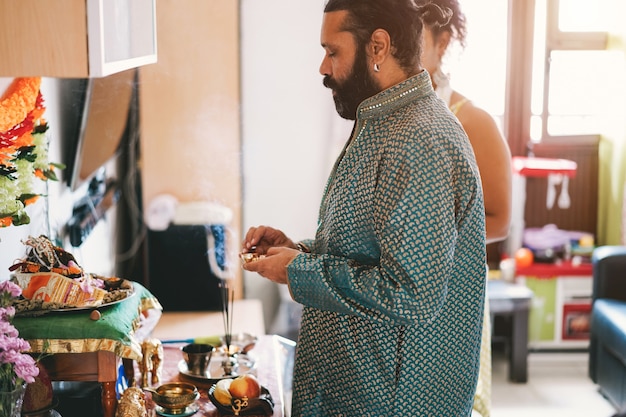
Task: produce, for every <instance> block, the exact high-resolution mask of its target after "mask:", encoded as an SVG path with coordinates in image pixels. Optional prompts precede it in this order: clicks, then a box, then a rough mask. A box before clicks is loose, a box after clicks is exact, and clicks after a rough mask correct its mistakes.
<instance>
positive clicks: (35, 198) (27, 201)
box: [24, 195, 39, 206]
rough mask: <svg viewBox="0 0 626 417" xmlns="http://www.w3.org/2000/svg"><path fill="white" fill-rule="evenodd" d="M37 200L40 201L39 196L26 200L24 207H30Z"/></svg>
mask: <svg viewBox="0 0 626 417" xmlns="http://www.w3.org/2000/svg"><path fill="white" fill-rule="evenodd" d="M37 200H39V196H38V195H35V196H32V197H31V198H27V199H26V200H24V205H25V206H28V205H30V204H33V203H34V202H36V201H37Z"/></svg>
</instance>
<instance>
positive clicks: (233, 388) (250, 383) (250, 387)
mask: <svg viewBox="0 0 626 417" xmlns="http://www.w3.org/2000/svg"><path fill="white" fill-rule="evenodd" d="M228 391H229V392H230V394H231V395H232V396H233V397H234V398H243V397H248V398H257V397H258V396H259V395H261V384H259V381H258V380H257V379H256V377H255V376H254V375H252V374H244V375H240V376H238V377H237V378H235V379H233V381H232V382H231V383H230V387H229V388H228Z"/></svg>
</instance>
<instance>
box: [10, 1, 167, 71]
mask: <svg viewBox="0 0 626 417" xmlns="http://www.w3.org/2000/svg"><path fill="white" fill-rule="evenodd" d="M155 8H156V5H155V0H46V1H41V0H19V1H15V0H0V77H22V76H43V77H58V78H87V77H102V76H106V75H109V74H113V73H116V72H120V71H124V70H127V69H129V68H135V67H139V66H142V65H146V64H151V63H155V62H156V60H157V45H156V10H155Z"/></svg>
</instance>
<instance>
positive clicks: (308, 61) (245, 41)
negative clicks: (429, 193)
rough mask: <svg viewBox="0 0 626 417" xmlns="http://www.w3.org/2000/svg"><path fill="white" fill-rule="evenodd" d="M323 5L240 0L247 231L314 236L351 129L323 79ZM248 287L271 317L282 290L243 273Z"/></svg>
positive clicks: (300, 236) (244, 227) (313, 2)
mask: <svg viewBox="0 0 626 417" xmlns="http://www.w3.org/2000/svg"><path fill="white" fill-rule="evenodd" d="M323 6H324V2H323V1H321V0H319V1H308V2H300V1H293V0H264V1H258V0H242V1H241V8H242V9H241V13H242V14H241V28H242V29H241V31H242V33H241V54H242V58H241V60H242V61H241V65H242V80H241V83H242V88H241V91H242V154H243V156H242V157H243V159H244V161H243V167H244V168H243V181H244V197H243V201H244V208H243V230H242V233H243V234H245V232H246V230H247V229H248V227H250V226H256V225H260V224H265V225H269V226H273V227H276V228H279V229H282V230H283V231H284V232H285V233H286V234H287V235H288V236H290V237H291V238H292V239H294V240H298V239H303V238H309V237H314V235H315V230H316V225H317V213H318V209H319V203H320V199H321V196H322V193H323V190H324V186H325V184H326V179H327V177H328V174H329V172H330V168H331V167H332V163H334V159H335V155H337V154H338V152H336V149H337V148H340V147H341V146H342V145H343V143H344V142H345V140H346V139H347V137H348V134H349V133H350V128H351V126H352V125H351V123H349V122H346V121H343V120H342V119H340V118H339V116H338V115H337V113H336V112H335V108H334V104H333V101H332V97H331V93H330V90H328V89H326V88H325V87H324V86H323V85H322V76H321V75H320V74H319V66H320V63H321V60H322V57H323V49H322V47H321V46H320V40H319V39H320V37H319V35H320V28H321V22H322V15H323ZM320 144H321V146H320ZM244 282H245V288H246V296H247V297H254V298H257V297H259V298H263V300H264V308H265V317H266V321H268V320H270V319H271V317H270V316H271V315H272V314H273V313H274V310H275V308H276V305H275V304H274V303H273V302H272V301H273V300H275V299H276V297H278V294H277V288H276V287H275V286H274V285H273V284H271V283H269V282H268V281H266V280H264V279H263V278H261V277H260V276H258V275H257V274H250V273H246V274H245V276H244ZM266 324H268V323H266ZM269 329H271V326H268V330H269Z"/></svg>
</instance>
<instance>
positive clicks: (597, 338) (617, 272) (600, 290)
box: [589, 246, 626, 412]
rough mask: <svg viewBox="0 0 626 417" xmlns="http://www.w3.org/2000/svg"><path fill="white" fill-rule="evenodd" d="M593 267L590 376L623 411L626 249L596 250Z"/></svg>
mask: <svg viewBox="0 0 626 417" xmlns="http://www.w3.org/2000/svg"><path fill="white" fill-rule="evenodd" d="M592 265H593V293H592V299H593V308H592V310H591V330H590V344H589V377H590V378H591V379H592V380H593V381H594V382H595V383H596V384H597V385H598V387H599V389H600V392H601V393H602V395H604V396H605V397H606V398H607V399H608V400H609V401H610V402H611V403H612V404H613V405H614V406H615V408H617V410H618V411H620V412H626V246H602V247H599V248H596V249H595V250H594V252H593V256H592Z"/></svg>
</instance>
